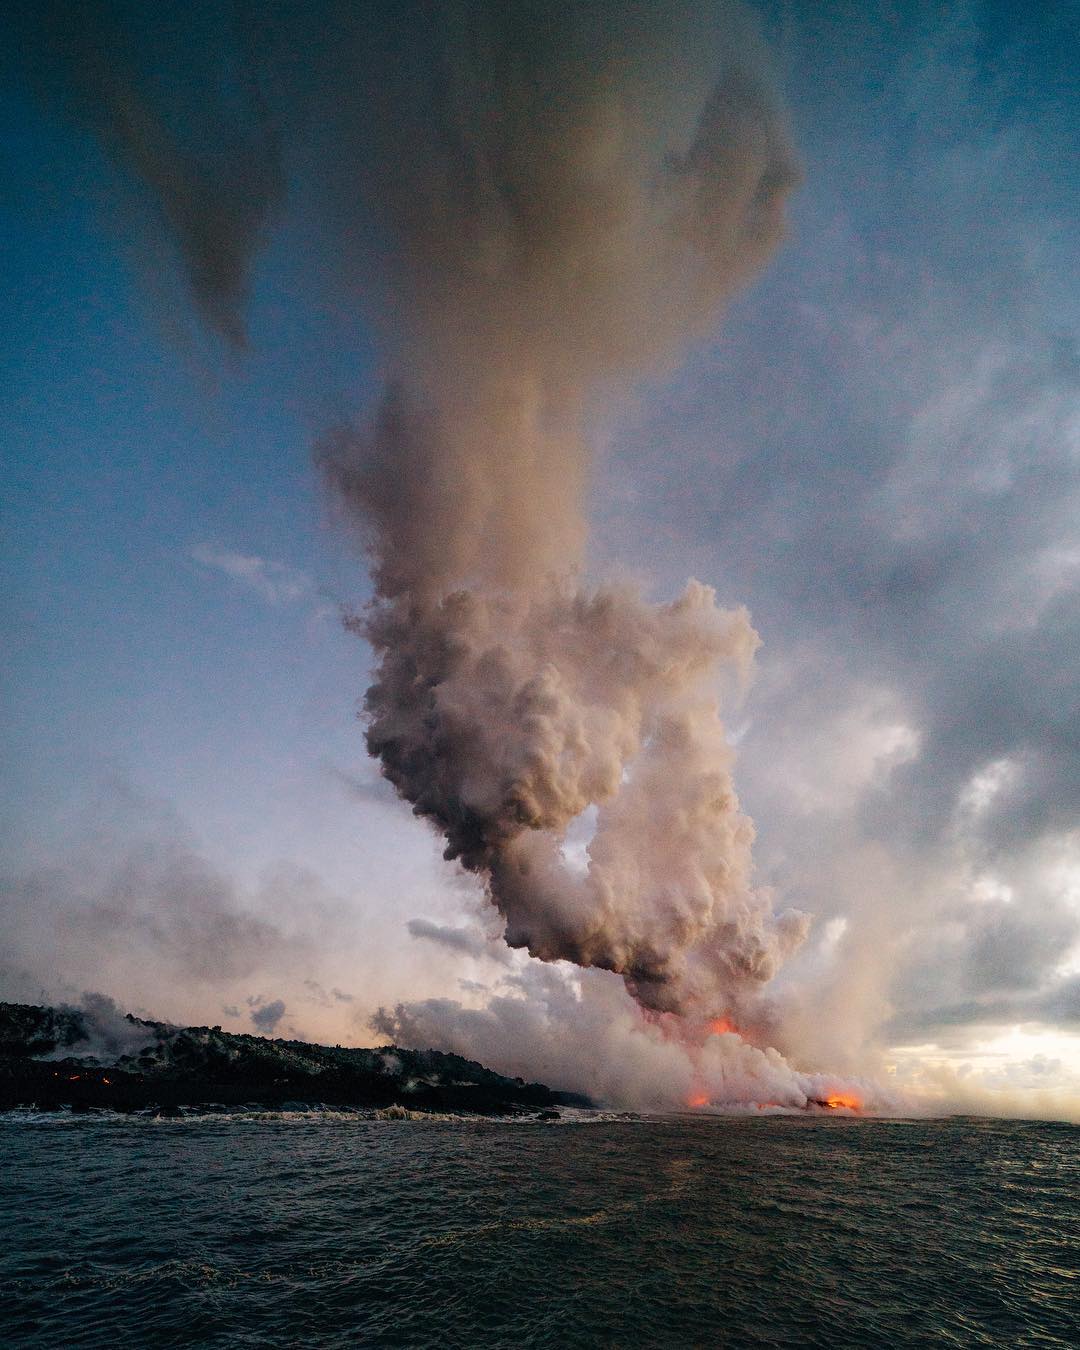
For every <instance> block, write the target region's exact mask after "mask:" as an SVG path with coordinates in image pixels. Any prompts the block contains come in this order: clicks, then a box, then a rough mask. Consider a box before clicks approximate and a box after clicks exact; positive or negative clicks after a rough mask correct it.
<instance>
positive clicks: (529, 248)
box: [323, 4, 806, 1013]
mask: <svg viewBox="0 0 1080 1350" xmlns="http://www.w3.org/2000/svg"><path fill="white" fill-rule="evenodd" d="M443 17H444V19H445V20H446V22H445V24H444V25H442V26H440V28H439V31H438V34H437V37H438V49H437V60H436V66H437V69H438V70H439V71H440V72H441V73H442V79H440V80H435V81H433V82H432V84H431V86H430V87H429V88H428V89H427V90H426V91H424V92H423V93H421V94H419V95H417V91H416V90H415V89H414V88H413V87H412V86H411V85H408V84H406V85H405V86H404V87H402V88H401V89H398V88H396V87H395V81H396V76H395V75H394V74H391V75H390V76H389V77H388V80H387V81H386V82H385V83H384V85H383V87H382V89H381V94H382V98H381V100H380V101H379V105H378V107H379V114H377V116H376V119H375V120H376V126H375V129H374V131H373V132H372V134H371V138H370V145H371V149H372V154H373V160H372V164H371V171H370V177H371V180H372V181H373V182H374V183H375V184H376V185H377V194H376V195H375V197H374V205H375V208H376V209H377V210H378V212H379V213H380V219H381V221H382V224H383V227H384V229H385V231H386V234H387V236H388V237H389V239H390V240H391V241H392V246H391V248H390V249H389V250H388V251H387V254H386V256H385V258H384V260H383V262H384V266H385V267H386V268H388V269H389V271H390V273H391V274H392V276H393V280H394V285H395V288H396V292H395V293H396V296H397V298H398V302H399V308H398V310H397V313H396V316H395V324H394V327H393V332H392V334H391V337H392V339H393V340H392V342H391V347H392V349H393V350H394V351H395V358H396V369H395V372H394V376H395V378H394V381H393V383H392V385H391V388H390V392H389V393H388V395H387V397H386V399H385V401H384V403H383V406H382V408H381V410H380V412H379V415H378V417H377V418H376V419H375V422H374V425H373V426H371V427H370V428H369V429H368V430H367V431H364V432H350V431H343V432H340V433H338V434H337V435H336V436H334V437H332V438H330V439H329V440H328V442H327V444H326V445H325V446H324V450H323V458H324V463H325V465H326V468H327V471H328V473H329V475H330V478H331V480H332V481H333V483H334V484H335V486H336V488H337V489H338V493H339V496H340V498H341V500H342V502H343V503H344V507H345V511H346V513H347V515H348V517H349V518H350V519H351V520H352V521H353V522H355V523H356V525H357V527H358V529H359V530H360V532H361V533H362V535H363V537H364V538H365V539H366V541H367V543H368V546H369V548H370V551H371V555H372V558H373V560H374V572H375V578H376V583H377V600H376V602H375V604H374V606H373V608H372V609H371V611H370V612H369V613H368V614H366V615H365V616H363V617H362V618H360V619H357V620H356V621H355V623H354V626H355V628H356V630H357V631H358V632H359V633H360V634H362V635H363V636H365V637H366V638H367V639H368V640H369V641H370V642H371V643H372V645H373V646H374V648H375V650H376V652H377V653H378V656H379V668H378V674H377V679H376V682H375V684H374V685H373V686H372V688H371V689H370V690H369V691H368V695H367V700H366V708H367V713H368V718H369V729H368V747H369V749H370V751H371V753H372V754H373V755H376V756H377V757H378V758H379V759H380V760H381V762H382V766H383V772H384V773H385V775H386V776H387V778H389V780H390V781H391V782H392V783H393V784H394V786H395V787H396V788H397V790H398V791H399V792H400V794H401V795H402V796H403V797H404V798H405V799H406V800H407V801H409V802H411V803H412V805H413V809H414V811H415V812H416V814H418V815H420V816H423V817H425V818H426V819H428V820H430V821H432V822H433V823H434V824H435V825H436V826H437V827H438V829H439V830H440V831H441V832H442V833H443V834H444V835H445V837H446V857H447V858H449V859H457V860H459V861H460V862H461V864H462V865H463V866H464V867H465V868H467V869H468V870H469V871H472V872H475V873H477V874H478V875H480V876H481V877H482V878H483V879H484V881H485V882H486V884H487V887H488V890H489V893H490V896H491V899H492V901H493V902H494V903H495V905H496V906H497V907H498V909H499V911H500V912H501V914H502V915H503V917H504V919H505V921H506V940H507V942H508V943H510V945H511V946H515V947H525V948H527V949H528V950H529V952H530V953H531V954H533V955H534V956H538V957H541V958H543V959H545V960H551V961H553V960H558V959H567V960H571V961H573V962H575V963H577V964H578V965H583V966H596V967H601V968H604V969H608V970H613V971H617V972H619V973H620V974H621V975H622V976H623V977H624V979H625V980H626V983H627V985H628V987H629V988H630V989H631V991H632V992H633V994H634V995H635V997H636V998H637V999H638V1000H639V1001H640V1002H641V1003H643V1004H644V1005H646V1006H647V1007H649V1008H652V1009H658V1010H661V1009H662V1010H672V1011H675V1010H677V1011H684V1012H690V1011H696V1012H705V1013H707V1012H710V1011H718V1010H720V1009H725V1008H732V1007H735V1006H738V1004H739V1003H740V1001H741V1000H743V998H744V997H745V996H746V995H748V994H751V993H752V992H753V990H755V989H756V988H757V987H758V986H759V985H760V984H761V983H762V982H764V981H766V980H768V979H769V978H770V977H771V975H772V974H773V973H774V972H775V970H776V969H777V967H778V965H779V963H780V962H781V961H782V959H783V958H784V956H785V955H786V954H787V953H788V952H789V951H790V950H791V949H792V948H794V947H795V946H796V945H798V943H799V942H800V941H801V939H802V937H803V935H804V933H805V927H806V921H805V918H804V916H802V915H799V914H796V913H787V914H785V915H783V916H781V918H780V919H779V920H776V919H774V917H773V916H772V914H771V910H770V905H769V901H768V897H767V896H765V895H762V894H761V893H759V892H757V891H755V889H754V887H753V884H752V879H751V866H750V846H751V842H752V838H753V830H752V826H751V824H750V822H749V820H748V819H746V817H745V816H744V815H742V813H741V812H740V810H739V805H738V800H737V798H736V795H735V792H734V789H733V786H732V781H731V752H730V750H729V749H728V746H727V744H726V741H725V737H724V730H723V726H722V723H721V720H720V715H719V708H718V682H719V677H720V673H721V672H722V671H723V670H724V669H725V668H729V669H731V670H733V671H737V672H741V673H743V674H745V671H746V668H747V666H748V664H749V661H750V658H751V656H752V653H753V650H754V647H755V645H756V642H757V638H756V635H755V634H754V632H753V629H752V628H751V627H750V624H749V621H748V618H747V616H746V615H745V613H742V612H736V613H725V612H723V611H721V610H719V609H718V608H717V605H716V601H715V596H714V594H713V592H712V591H711V590H710V589H709V588H707V587H705V586H702V585H700V584H699V583H696V582H691V583H690V584H689V585H688V586H687V588H686V590H685V592H684V594H683V595H682V596H681V597H679V598H678V599H677V600H675V601H674V602H672V603H670V604H667V605H652V604H649V603H647V602H646V601H645V600H643V599H642V598H641V596H640V595H638V594H637V593H635V592H634V591H633V590H632V589H630V588H629V587H626V586H612V585H608V586H601V587H600V588H599V589H595V590H593V589H589V588H586V587H583V586H582V585H581V583H580V572H581V569H582V567H583V565H584V539H585V528H584V523H583V515H582V507H583V498H584V494H585V490H586V488H587V484H588V480H589V449H588V445H587V440H586V435H585V426H586V420H587V417H588V415H589V413H590V410H591V409H593V408H594V407H595V406H596V401H597V400H598V399H601V398H603V397H605V396H610V393H611V391H612V389H613V388H614V387H615V386H617V385H618V383H619V382H621V381H625V380H626V379H627V378H629V377H632V376H633V375H634V374H636V373H638V372H639V371H642V370H647V369H651V368H655V367H656V366H657V365H658V364H660V363H662V362H664V361H665V360H667V359H669V358H670V357H671V356H672V354H673V353H674V352H675V351H676V350H677V348H678V345H679V344H680V343H681V342H683V341H685V340H686V339H687V338H689V337H691V336H693V335H694V334H695V333H698V332H700V331H701V330H702V329H703V328H704V327H705V326H706V325H707V324H708V323H710V322H711V321H712V320H713V319H714V317H715V315H716V312H717V308H718V306H719V305H720V304H721V303H722V301H723V300H724V299H725V298H726V297H727V296H728V295H730V294H731V292H732V291H733V290H735V289H736V288H737V287H738V286H739V285H740V284H741V283H743V282H744V281H745V280H746V279H747V278H748V277H749V276H750V275H752V274H753V272H754V271H755V270H756V269H757V268H758V267H760V265H761V264H762V263H763V261H764V260H765V259H766V258H767V257H768V255H769V253H770V252H771V251H772V249H773V247H774V246H775V244H776V242H777V241H778V239H779V237H780V235H781V233H782V228H783V206H784V200H785V197H786V195H787V193H788V191H789V189H790V188H791V186H792V184H793V182H794V181H795V178H796V170H795V166H794V160H793V156H792V152H791V150H790V148H789V145H788V142H787V138H786V135H785V132H784V126H783V120H782V117H781V115H780V113H779V110H778V107H777V103H776V100H775V98H774V97H773V95H772V93H771V91H770V89H769V86H768V83H767V81H766V79H765V78H764V76H763V74H762V73H761V71H762V66H761V55H760V52H759V51H758V50H757V46H756V43H755V41H754V39H753V35H752V33H751V31H750V29H749V26H748V24H747V22H746V19H745V16H744V15H743V14H742V13H741V12H739V11H736V10H735V9H733V8H729V7H726V8H724V9H723V10H722V12H720V14H719V15H716V14H714V15H713V16H711V17H710V18H709V19H707V20H706V19H705V18H703V17H702V16H701V15H700V14H695V13H694V12H693V11H692V8H691V7H689V6H682V5H678V4H672V5H664V6H652V7H649V9H648V10H647V11H646V10H644V9H642V8H641V7H635V6H629V7H628V6H614V5H603V4H600V5H561V4H556V5H544V6H543V7H540V6H532V5H521V6H519V7H515V8H514V10H513V11H512V12H511V11H508V10H496V9H495V8H494V7H488V6H482V5H469V6H457V7H450V8H447V9H446V10H445V13H444V15H443ZM406 145H407V152H406ZM590 807H598V808H599V810H598V814H597V824H596V830H595V834H594V836H593V838H592V841H591V843H590V844H589V846H588V862H587V868H586V870H585V871H584V873H581V872H580V870H578V869H575V868H574V867H572V866H571V865H570V864H568V862H567V860H566V857H565V855H564V852H563V844H564V842H565V838H566V832H567V829H568V828H569V827H570V825H571V824H572V822H573V821H575V819H577V818H578V817H579V816H581V814H582V813H583V812H585V811H586V810H587V809H588V808H590Z"/></svg>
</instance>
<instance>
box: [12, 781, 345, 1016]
mask: <svg viewBox="0 0 1080 1350" xmlns="http://www.w3.org/2000/svg"><path fill="white" fill-rule="evenodd" d="M317 898H318V892H313V891H312V887H311V884H310V881H309V880H308V879H306V878H304V877H303V876H298V875H293V874H286V873H284V872H282V871H281V870H280V869H279V870H278V871H277V872H275V873H273V874H271V875H270V876H268V877H267V879H266V880H265V882H264V883H263V884H262V885H260V886H258V887H254V888H251V889H249V888H246V887H244V886H242V885H240V884H239V883H238V882H237V880H236V879H235V878H233V877H231V876H229V875H228V874H227V873H226V872H225V871H223V870H222V869H221V868H220V867H218V866H217V865H216V864H215V863H214V862H212V861H211V860H210V859H209V858H208V857H207V856H206V855H205V854H204V853H203V852H202V851H201V850H200V848H199V847H198V844H197V842H196V840H195V839H194V838H193V836H192V835H191V833H190V831H189V830H188V829H187V828H186V827H185V825H184V823H183V822H182V821H181V820H180V819H179V818H178V816H177V815H176V814H175V812H174V811H172V810H171V808H169V807H168V806H167V805H166V804H164V803H161V802H154V801H152V800H149V799H147V798H145V797H143V796H141V795H140V794H139V793H137V792H136V791H134V790H133V789H132V788H131V787H130V786H129V785H127V784H126V783H123V782H119V781H118V782H113V783H111V784H109V785H106V786H104V787H103V788H102V790H101V791H100V794H99V795H97V796H96V797H95V799H94V802H93V805H92V806H90V807H89V808H88V809H86V810H84V811H83V812H82V816H81V822H80V824H79V827H78V829H77V830H76V832H75V836H74V838H73V840H72V841H71V842H70V843H69V844H66V845H64V846H60V847H57V849H56V850H55V851H54V853H53V855H52V856H51V857H48V858H46V859H45V860H43V861H41V862H40V863H39V864H38V865H36V866H32V867H24V868H21V869H20V868H14V867H9V868H8V869H7V870H6V871H5V872H4V873H2V874H0V903H2V906H3V909H4V915H5V925H4V926H5V953H4V959H3V961H2V963H0V984H2V985H3V987H4V988H7V989H10V990H11V991H13V993H14V995H15V996H16V997H19V996H22V995H24V994H25V993H27V992H29V990H30V988H31V986H36V989H35V994H36V995H37V996H41V995H44V996H46V997H49V998H56V997H64V996H70V993H69V991H77V990H80V989H83V988H86V987H87V986H88V985H91V984H93V985H95V986H97V987H98V988H103V989H105V990H106V992H107V993H108V994H110V995H111V996H112V997H115V998H116V999H117V1000H118V1001H119V1002H121V1004H122V1005H123V1006H125V1007H127V1008H132V1009H134V1008H138V1007H147V1006H149V1010H150V1011H151V1012H152V1013H153V1014H154V1015H160V1013H159V1011H158V1008H157V1007H156V1004H157V1002H158V1000H162V999H163V1000H166V1001H167V1003H169V1004H171V1003H174V1002H175V1001H176V999H177V998H178V997H179V998H180V999H181V1000H183V1001H184V1002H187V1001H188V1000H191V1001H197V1000H198V998H200V997H206V996H207V993H208V991H209V990H211V989H213V990H220V994H219V997H220V996H221V995H224V996H225V997H228V994H229V992H230V991H229V990H228V988H227V986H228V985H229V984H231V983H233V982H236V981H239V980H243V979H247V978H250V977H251V976H253V975H255V974H257V973H259V972H260V971H263V970H267V969H274V968H280V967H283V966H284V967H290V966H292V965H293V964H294V963H295V962H296V961H298V960H302V959H310V954H311V951H312V935H313V933H314V931H315V930H314V927H313V924H314V920H315V918H316V917H317V912H316V909H315V907H314V905H312V904H310V903H309V902H310V901H312V900H315V899H317ZM297 903H301V904H304V905H306V906H307V912H306V914H305V923H304V931H302V932H294V931H292V930H291V928H289V927H287V926H286V923H285V922H284V921H283V916H284V915H286V914H287V913H289V911H290V910H291V909H295V908H296V905H297Z"/></svg>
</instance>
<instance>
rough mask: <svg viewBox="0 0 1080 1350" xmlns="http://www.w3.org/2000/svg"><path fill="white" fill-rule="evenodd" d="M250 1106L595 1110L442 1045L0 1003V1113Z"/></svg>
mask: <svg viewBox="0 0 1080 1350" xmlns="http://www.w3.org/2000/svg"><path fill="white" fill-rule="evenodd" d="M104 1002H107V1001H104ZM246 1105H251V1106H254V1107H260V1108H265V1107H286V1108H305V1107H312V1106H335V1107H349V1108H359V1109H365V1108H370V1109H380V1108H387V1107H391V1108H392V1107H403V1108H406V1109H407V1110H410V1111H435V1112H468V1113H474V1114H478V1115H525V1114H528V1115H536V1114H538V1113H544V1114H547V1115H549V1116H554V1115H555V1114H556V1113H557V1109H558V1108H559V1107H560V1106H590V1105H591V1103H590V1102H589V1100H588V1099H587V1098H585V1097H581V1096H577V1095H576V1094H574V1093H568V1092H555V1091H553V1090H552V1089H551V1088H547V1087H544V1086H543V1084H541V1083H526V1082H525V1081H524V1079H521V1078H507V1077H505V1076H504V1075H502V1074H498V1073H493V1072H492V1071H491V1070H490V1069H485V1068H484V1067H483V1065H482V1064H476V1063H474V1062H473V1061H472V1060H468V1059H462V1058H461V1056H460V1055H447V1054H442V1053H441V1052H439V1051H437V1050H400V1049H398V1048H397V1047H396V1046H383V1047H381V1048H379V1049H373V1050H367V1049H346V1048H342V1047H341V1046H328V1045H309V1044H307V1043H306V1042H305V1041H282V1040H267V1039H265V1038H264V1037H262V1036H246V1035H234V1034H233V1033H231V1032H228V1031H222V1030H221V1028H220V1027H174V1026H170V1025H168V1023H165V1022H150V1021H144V1020H143V1019H142V1018H138V1017H133V1016H132V1015H131V1014H130V1013H129V1014H126V1015H122V1014H120V1013H119V1012H117V1011H116V1010H115V1009H114V1008H112V1007H111V1005H110V1006H109V1008H108V1009H106V1010H105V1014H104V1015H103V1014H102V1010H100V1009H97V1010H89V1011H88V1010H84V1009H80V1008H69V1007H59V1008H48V1007H36V1006H33V1005H30V1004H25V1003H0V1109H9V1108H11V1107H16V1106H33V1107H36V1108H37V1109H38V1110H58V1109H60V1108H61V1107H70V1108H71V1109H72V1110H75V1111H86V1110H91V1109H94V1108H106V1109H109V1110H113V1111H156V1112H160V1113H162V1114H179V1113H182V1111H183V1109H184V1108H205V1107H208V1106H224V1107H237V1106H246Z"/></svg>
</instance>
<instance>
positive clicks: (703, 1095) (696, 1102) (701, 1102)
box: [686, 1092, 709, 1110]
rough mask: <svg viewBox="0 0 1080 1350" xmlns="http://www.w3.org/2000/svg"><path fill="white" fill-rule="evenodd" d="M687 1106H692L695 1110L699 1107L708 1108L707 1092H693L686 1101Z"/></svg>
mask: <svg viewBox="0 0 1080 1350" xmlns="http://www.w3.org/2000/svg"><path fill="white" fill-rule="evenodd" d="M686 1104H687V1106H692V1107H694V1108H695V1110H696V1109H697V1108H698V1107H701V1106H708V1104H709V1094H708V1093H707V1092H694V1093H692V1094H691V1095H690V1096H689V1097H687V1099H686Z"/></svg>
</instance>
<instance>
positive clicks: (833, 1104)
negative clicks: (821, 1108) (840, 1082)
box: [825, 1092, 862, 1111]
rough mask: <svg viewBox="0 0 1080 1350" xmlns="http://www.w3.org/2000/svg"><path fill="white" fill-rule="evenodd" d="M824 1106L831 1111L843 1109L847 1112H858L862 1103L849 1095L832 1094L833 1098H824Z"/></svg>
mask: <svg viewBox="0 0 1080 1350" xmlns="http://www.w3.org/2000/svg"><path fill="white" fill-rule="evenodd" d="M825 1105H826V1106H827V1107H829V1109H830V1110H832V1111H836V1110H838V1109H845V1108H846V1109H847V1110H848V1111H860V1110H861V1109H862V1102H861V1101H860V1100H859V1099H858V1097H855V1096H853V1095H851V1094H850V1093H840V1092H837V1093H834V1095H833V1096H831V1097H826V1098H825Z"/></svg>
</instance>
